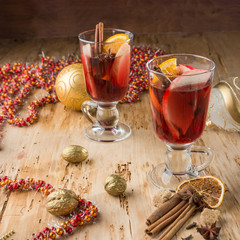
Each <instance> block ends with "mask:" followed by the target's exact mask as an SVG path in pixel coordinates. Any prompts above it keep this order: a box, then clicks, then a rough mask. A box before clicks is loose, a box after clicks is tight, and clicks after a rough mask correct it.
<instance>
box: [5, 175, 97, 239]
mask: <svg viewBox="0 0 240 240" xmlns="http://www.w3.org/2000/svg"><path fill="white" fill-rule="evenodd" d="M0 187H5V189H8V190H9V191H12V190H26V191H29V190H36V191H37V192H41V193H42V194H43V196H47V195H49V194H50V193H51V192H53V191H55V190H56V189H55V188H54V187H53V186H52V185H50V184H47V183H46V182H45V181H43V180H35V179H34V178H27V179H20V180H17V179H13V180H11V179H10V178H8V177H7V176H4V177H0ZM78 198H79V202H78V211H77V213H76V214H74V215H73V216H72V218H71V219H69V220H66V221H64V222H63V223H61V224H60V225H59V226H53V227H50V228H48V227H45V228H44V229H43V230H42V231H41V232H39V233H37V234H36V237H34V238H33V239H32V240H47V239H56V238H57V237H61V236H63V235H64V234H71V233H72V232H73V229H74V228H76V227H79V226H83V225H84V224H89V223H92V222H94V221H95V219H96V218H97V215H98V209H97V208H96V207H95V206H94V205H93V203H92V202H91V201H87V200H85V199H83V198H81V197H80V196H79V195H78Z"/></svg>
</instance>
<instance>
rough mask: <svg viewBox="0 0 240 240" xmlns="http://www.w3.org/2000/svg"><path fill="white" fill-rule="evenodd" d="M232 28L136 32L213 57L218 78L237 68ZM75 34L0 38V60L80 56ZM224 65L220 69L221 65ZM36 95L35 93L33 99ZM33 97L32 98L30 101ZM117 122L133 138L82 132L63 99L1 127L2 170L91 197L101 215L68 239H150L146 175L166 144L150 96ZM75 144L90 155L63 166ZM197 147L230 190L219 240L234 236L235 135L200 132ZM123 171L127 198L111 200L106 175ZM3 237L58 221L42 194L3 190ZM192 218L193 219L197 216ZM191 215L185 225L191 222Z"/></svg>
mask: <svg viewBox="0 0 240 240" xmlns="http://www.w3.org/2000/svg"><path fill="white" fill-rule="evenodd" d="M239 37H240V33H239V32H235V33H216V32H215V33H203V34H200V33H196V34H185V33H182V34H180V33H179V34H155V35H150V34H140V35H137V36H136V38H135V44H136V45H141V44H146V45H150V46H153V47H160V48H164V49H165V50H166V51H167V52H171V53H172V52H178V53H179V52H186V53H196V54H201V55H204V56H206V57H211V58H212V59H213V60H214V61H215V62H216V81H218V80H219V79H221V76H222V75H223V74H225V72H226V73H230V72H232V71H237V66H239V57H238V56H239V49H238V39H239ZM78 49H79V46H78V42H77V40H76V38H72V39H71V38H69V39H54V40H53V39H41V40H26V41H17V42H14V41H11V40H4V41H3V42H1V45H0V53H3V55H2V56H1V59H0V65H2V64H3V63H5V62H6V61H9V60H10V61H11V62H14V61H24V62H37V61H38V54H39V53H41V51H42V50H44V52H46V53H47V54H49V55H52V56H56V57H61V56H63V55H67V54H68V53H71V52H73V53H78V51H79V50H78ZM223 66H225V68H224V67H223ZM38 94H39V93H37V92H36V93H34V94H33V96H32V98H34V97H35V95H38ZM30 100H31V99H29V101H30ZM118 109H119V113H120V120H121V121H123V122H126V123H128V124H129V125H130V126H131V127H132V135H131V137H130V138H128V139H126V140H124V141H122V142H117V143H98V142H94V141H91V140H89V139H88V138H87V137H86V136H85V135H84V129H85V128H86V126H87V125H88V122H87V120H86V119H85V118H84V117H83V116H82V114H81V113H80V112H74V111H71V110H69V109H65V108H64V106H63V105H62V104H61V103H57V104H55V105H47V106H46V107H44V108H43V109H42V110H41V111H40V114H39V122H38V123H36V124H34V125H32V126H30V127H27V128H17V127H13V126H9V125H6V126H5V127H4V136H3V145H2V150H1V151H0V159H1V161H0V170H1V175H2V174H4V175H9V176H11V177H13V178H14V177H18V178H25V177H34V178H36V179H44V180H45V181H47V182H48V183H51V184H53V185H54V186H58V187H65V188H70V189H72V190H74V191H75V192H76V193H80V194H81V196H82V197H85V198H87V199H89V200H92V201H93V202H94V203H96V205H97V206H98V208H99V209H100V218H99V219H98V221H97V223H96V224H94V225H93V226H86V227H84V228H83V229H80V230H79V231H77V233H75V234H73V235H71V236H69V238H68V239H70V240H72V239H76V240H77V239H85V240H88V239H89V240H90V239H96V238H98V239H104V240H105V239H106V240H111V239H114V240H115V239H119V240H130V239H140V240H142V239H150V238H149V237H148V236H145V234H144V229H145V220H146V218H147V216H148V215H149V214H150V213H151V212H152V211H153V210H154V207H153V205H152V198H153V196H154V195H155V194H156V193H157V191H158V190H157V188H156V187H154V186H153V185H152V184H151V182H150V180H149V178H148V173H149V171H150V169H151V168H152V166H154V165H156V164H158V163H160V162H163V154H164V152H165V150H166V147H165V146H164V144H163V143H162V142H161V141H160V140H158V139H157V137H156V136H155V135H154V132H153V129H152V125H151V113H150V107H149V100H148V94H147V93H146V94H143V95H142V101H141V102H138V103H135V104H122V105H119V107H118ZM70 144H78V145H81V146H84V147H85V148H86V149H88V150H89V160H88V161H86V162H83V163H82V164H80V165H75V164H68V163H67V162H64V161H62V160H61V159H60V154H61V151H62V149H63V148H64V147H65V146H67V145H70ZM198 144H201V145H206V146H209V147H211V148H212V149H213V150H214V151H215V153H216V158H215V160H214V162H213V163H212V164H211V166H210V168H209V169H208V171H207V173H210V174H214V175H216V176H219V177H220V178H221V179H222V180H223V181H224V183H225V184H226V187H227V189H228V191H227V192H226V196H225V200H224V203H223V205H222V206H221V208H220V210H221V213H222V219H221V222H220V224H221V226H222V230H221V234H220V237H219V238H220V239H238V238H240V235H239V226H238V224H237V222H238V219H239V217H240V211H239V200H238V199H239V197H240V196H239V191H238V189H239V187H240V179H239V178H240V177H239V174H238V172H239V162H240V155H239V147H238V146H239V144H240V135H239V133H227V132H225V131H222V130H212V129H209V130H207V131H204V133H203V135H202V137H201V138H200V139H199V141H198ZM119 171H122V172H123V174H124V176H125V177H126V178H127V179H128V188H127V192H126V195H125V196H124V197H116V198H115V197H112V196H110V195H108V194H107V193H106V192H105V190H104V181H105V179H106V177H107V176H108V175H110V174H112V173H114V172H119ZM0 194H1V197H0V229H1V230H0V235H1V234H4V233H6V232H8V231H9V230H11V229H14V230H15V231H16V234H15V235H13V237H12V238H11V239H14V240H19V239H30V238H31V237H32V236H31V234H32V233H34V232H35V233H37V232H38V231H40V230H42V229H43V228H44V227H46V226H48V224H49V225H50V226H52V225H54V224H55V223H56V222H57V221H59V222H61V219H58V218H56V217H53V216H51V215H50V214H48V213H47V211H45V208H44V205H45V199H44V198H42V196H41V195H40V194H35V193H33V192H32V193H25V194H24V193H15V192H13V193H10V194H9V193H6V192H4V191H3V190H2V189H1V190H0ZM198 218H199V215H196V216H195V217H194V218H193V219H192V220H198ZM192 220H190V221H189V222H192ZM190 233H192V234H193V235H194V239H201V238H200V235H199V234H198V233H196V231H194V230H189V231H186V230H184V228H183V229H181V230H180V232H179V233H178V234H177V236H176V237H175V238H174V239H176V240H180V239H181V237H186V236H187V235H188V234H190Z"/></svg>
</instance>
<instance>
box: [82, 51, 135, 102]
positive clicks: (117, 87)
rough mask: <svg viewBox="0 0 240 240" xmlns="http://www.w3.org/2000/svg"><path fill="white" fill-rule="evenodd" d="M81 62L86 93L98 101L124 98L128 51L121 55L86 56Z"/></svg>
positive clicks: (127, 74) (128, 65) (128, 64)
mask: <svg viewBox="0 0 240 240" xmlns="http://www.w3.org/2000/svg"><path fill="white" fill-rule="evenodd" d="M82 62H83V68H84V74H85V81H86V87H87V91H88V94H89V95H90V97H91V98H92V99H93V100H96V101H99V102H115V101H120V100H121V99H123V98H124V96H125V95H126V93H127V90H128V82H129V71H130V52H129V53H126V54H125V55H123V56H119V57H116V56H114V55H110V56H108V55H106V54H105V55H104V54H102V55H101V56H96V57H87V56H84V55H83V54H82Z"/></svg>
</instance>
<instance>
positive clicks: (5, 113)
mask: <svg viewBox="0 0 240 240" xmlns="http://www.w3.org/2000/svg"><path fill="white" fill-rule="evenodd" d="M162 54H164V52H163V51H162V50H157V51H156V50H155V49H152V48H148V47H133V49H132V57H131V69H130V82H129V90H128V92H127V94H126V96H125V97H124V99H123V100H122V101H121V103H131V102H135V101H139V100H140V98H139V93H140V92H142V91H144V90H146V89H148V82H147V70H146V66H145V65H146V63H147V61H148V60H149V59H151V58H154V57H157V56H160V55H162ZM80 62H81V60H79V59H76V58H74V57H70V58H68V59H62V60H54V59H53V58H50V57H41V62H40V63H39V64H37V65H33V64H22V63H14V64H10V63H6V64H5V65H4V66H3V67H2V68H1V67H0V107H1V109H0V127H2V126H3V124H4V122H8V123H9V124H11V125H15V126H18V127H23V126H29V125H31V124H33V123H34V122H35V121H37V119H38V116H37V115H38V109H39V108H40V107H43V106H44V105H46V104H49V103H56V102H57V101H58V98H57V96H56V91H55V80H56V77H57V75H58V73H59V72H60V71H61V70H62V69H63V68H64V67H66V66H68V65H70V64H72V63H80ZM40 88H41V89H44V90H45V91H46V96H44V97H43V98H41V99H38V100H35V101H33V102H31V104H30V105H29V106H28V107H27V108H28V114H29V115H28V116H27V117H25V118H18V116H17V115H18V111H19V109H20V106H22V105H23V103H24V100H25V99H26V98H27V97H28V95H29V94H30V93H31V92H32V91H33V90H34V89H40ZM1 135H2V133H1V131H0V139H1Z"/></svg>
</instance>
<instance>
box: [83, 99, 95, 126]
mask: <svg viewBox="0 0 240 240" xmlns="http://www.w3.org/2000/svg"><path fill="white" fill-rule="evenodd" d="M97 107H98V104H97V103H95V102H93V101H85V102H83V104H82V107H81V109H82V113H83V115H84V116H85V117H86V118H87V120H88V121H89V122H91V123H92V124H95V123H97V119H96V113H97Z"/></svg>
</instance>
